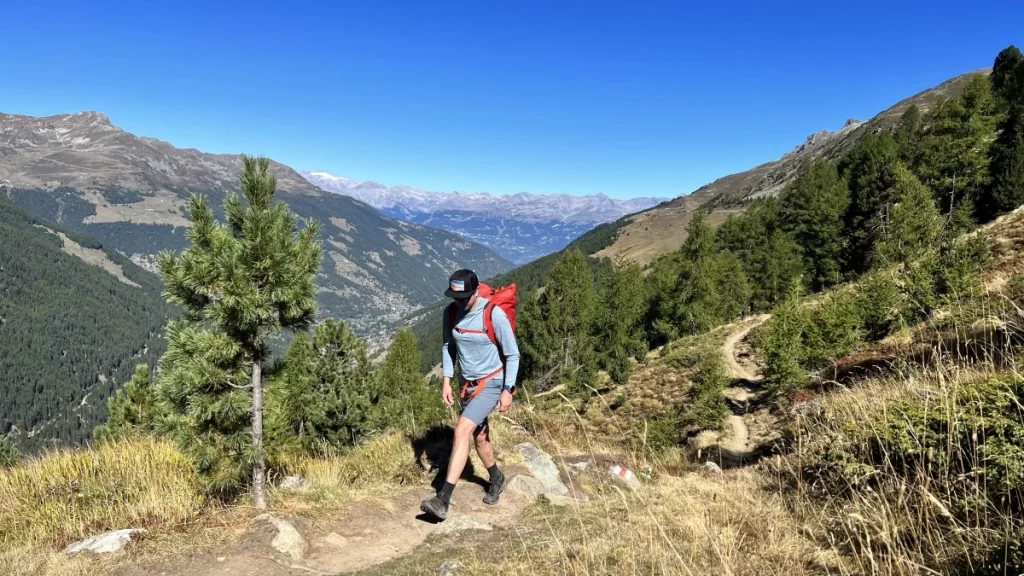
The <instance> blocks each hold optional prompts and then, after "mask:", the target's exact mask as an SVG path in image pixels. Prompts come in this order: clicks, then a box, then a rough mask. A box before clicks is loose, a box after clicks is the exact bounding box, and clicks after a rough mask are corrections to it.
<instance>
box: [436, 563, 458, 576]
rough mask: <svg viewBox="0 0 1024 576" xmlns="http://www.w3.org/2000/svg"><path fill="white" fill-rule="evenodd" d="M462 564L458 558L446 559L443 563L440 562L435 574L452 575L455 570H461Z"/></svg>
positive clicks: (438, 575) (439, 575)
mask: <svg viewBox="0 0 1024 576" xmlns="http://www.w3.org/2000/svg"><path fill="white" fill-rule="evenodd" d="M462 568H463V564H462V562H459V561H458V560H448V561H447V562H445V563H444V564H441V565H440V566H438V568H437V576H454V574H455V573H456V572H458V571H459V570H462Z"/></svg>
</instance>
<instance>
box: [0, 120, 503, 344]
mask: <svg viewBox="0 0 1024 576" xmlns="http://www.w3.org/2000/svg"><path fill="white" fill-rule="evenodd" d="M272 169H273V172H274V174H275V175H276V176H277V179H278V190H279V197H280V198H281V199H282V200H284V201H285V202H287V203H288V204H290V205H291V206H292V208H293V210H295V211H296V212H297V213H298V214H299V215H300V216H302V217H306V218H315V219H317V220H320V221H321V222H322V223H323V230H324V233H323V238H322V239H323V241H324V249H325V257H324V267H323V272H322V276H321V278H320V280H319V283H320V286H321V290H322V291H321V295H320V303H321V306H322V312H323V313H324V314H327V315H331V316H335V317H340V318H345V319H347V320H350V321H352V322H353V324H354V326H355V327H356V328H357V329H358V330H360V332H362V333H363V334H371V333H373V332H375V331H376V330H377V329H379V328H380V327H381V326H382V325H383V324H384V323H386V322H387V321H389V320H394V319H397V318H398V317H400V316H402V315H404V314H406V313H408V312H409V311H410V310H413V309H415V308H416V307H417V306H419V305H422V304H425V303H427V302H430V301H431V300H432V299H433V298H434V297H436V295H437V294H438V292H439V291H440V290H441V287H443V286H444V285H445V282H446V280H447V276H448V274H449V273H450V272H451V271H452V270H453V269H455V268H458V267H462V266H467V267H472V268H475V269H478V270H480V271H481V272H482V273H484V274H495V273H499V272H502V271H504V270H507V269H508V268H510V266H511V265H510V263H509V262H508V261H507V260H505V259H503V258H501V257H500V256H498V255H497V254H495V253H494V252H492V251H491V250H489V249H487V248H485V247H483V246H480V245H477V244H474V243H472V242H468V241H466V240H464V239H462V238H460V237H458V236H456V235H454V234H451V233H449V232H445V231H443V230H434V229H430V228H428V227H425V226H421V225H416V224H410V223H405V222H399V221H396V220H394V219H391V218H387V217H385V216H383V215H381V214H380V213H379V212H377V211H376V210H375V209H374V208H372V207H371V206H369V205H368V204H365V203H362V202H359V201H356V200H354V199H352V198H348V197H345V196H339V195H337V194H329V193H326V192H323V191H322V190H320V189H319V188H317V187H316V186H313V185H312V184H310V183H309V182H307V181H306V180H305V179H304V178H302V177H301V176H300V175H299V174H298V172H295V171H294V170H292V169H291V168H289V167H287V166H285V165H283V164H279V163H273V164H272ZM240 171H241V156H238V155H227V154H206V153H203V152H200V151H198V150H193V149H179V148H175V147H174V146H172V145H170V144H168V143H166V142H161V141H159V140H155V139H152V138H140V137H137V136H135V135H133V134H130V133H128V132H126V131H124V130H122V129H120V128H117V127H116V126H114V125H113V124H111V123H110V120H109V119H108V118H107V117H106V116H103V115H102V114H98V113H95V112H82V113H78V114H74V115H67V114H65V115H59V116H50V117H45V118H35V117H30V116H15V115H8V114H0V185H3V186H4V187H5V188H4V190H3V192H4V193H5V194H6V195H7V196H8V197H10V198H11V199H13V200H14V201H15V202H16V203H18V204H20V205H21V206H23V207H25V208H27V209H29V210H30V211H32V212H33V213H35V214H36V215H38V216H40V217H42V218H45V219H48V220H51V221H53V222H55V223H57V224H58V225H60V226H62V227H64V228H67V229H71V230H76V231H80V232H84V233H86V234H88V235H90V236H93V237H94V238H97V239H98V240H100V241H102V242H104V243H105V244H106V245H108V246H110V247H112V248H114V249H116V250H118V251H120V252H122V253H124V254H125V255H127V256H129V257H130V258H131V259H132V260H134V261H136V262H138V263H140V264H142V265H144V266H147V267H150V268H151V266H152V264H153V261H154V259H153V257H154V255H155V254H156V253H157V252H159V251H160V250H163V249H171V250H178V249H181V248H183V247H184V246H185V245H186V239H185V232H186V230H187V228H188V226H189V221H188V215H187V203H188V197H189V195H190V194H193V193H200V194H205V195H207V196H209V197H210V199H211V201H212V204H213V205H214V206H215V208H216V209H217V210H218V211H219V210H220V205H221V203H222V201H223V199H224V198H225V197H226V196H227V194H229V193H230V192H233V191H237V190H238V183H237V178H238V174H239V172H240Z"/></svg>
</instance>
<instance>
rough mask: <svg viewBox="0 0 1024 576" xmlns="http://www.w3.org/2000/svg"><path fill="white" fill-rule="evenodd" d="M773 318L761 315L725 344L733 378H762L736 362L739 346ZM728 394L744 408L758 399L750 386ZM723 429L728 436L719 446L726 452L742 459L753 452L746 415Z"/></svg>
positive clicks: (727, 422) (724, 353)
mask: <svg viewBox="0 0 1024 576" xmlns="http://www.w3.org/2000/svg"><path fill="white" fill-rule="evenodd" d="M770 317H771V316H770V315H769V314H761V315H760V316H755V317H753V318H750V319H748V320H746V321H744V322H743V324H741V325H740V328H739V330H736V331H735V332H733V333H732V334H730V335H729V337H728V338H726V339H725V342H724V343H723V344H722V358H723V359H724V360H725V365H726V366H727V369H726V371H727V372H728V374H729V377H730V378H732V379H734V380H746V381H754V380H757V379H758V378H760V375H759V374H754V373H753V372H751V371H750V370H748V369H747V368H745V367H744V366H743V365H742V364H740V363H739V361H738V360H737V359H736V345H737V344H739V343H740V342H741V341H743V339H744V338H746V336H747V334H749V333H750V331H751V330H753V329H754V328H756V327H758V326H760V325H761V324H764V323H765V321H767V320H768V318H770ZM724 394H725V396H726V398H728V399H730V400H732V401H733V403H734V404H739V405H741V406H745V405H746V404H747V403H748V402H749V401H750V400H751V399H752V398H753V396H754V394H753V393H752V392H751V390H750V389H749V388H747V387H746V386H731V387H729V388H726V389H725V391H724ZM722 427H723V429H724V437H723V438H721V439H720V440H719V446H720V447H721V448H722V449H723V450H724V451H726V452H727V453H730V454H732V455H734V456H735V457H739V458H742V457H743V455H745V454H749V453H750V430H749V428H748V427H747V423H746V422H745V421H744V420H743V416H740V415H737V414H730V415H728V416H726V418H725V422H724V423H723V426H722Z"/></svg>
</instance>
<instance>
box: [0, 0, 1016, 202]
mask: <svg viewBox="0 0 1024 576" xmlns="http://www.w3.org/2000/svg"><path fill="white" fill-rule="evenodd" d="M28 4H30V3H28V2H9V3H6V6H5V7H4V10H3V13H2V16H0V38H2V39H3V46H4V47H3V52H4V54H3V56H2V57H0V111H3V112H7V113H21V114H32V115H46V114H56V113H63V112H74V111H78V110H99V111H102V112H104V113H105V114H107V115H108V116H110V118H111V120H112V121H113V122H114V123H115V124H117V125H118V126H121V127H123V128H125V129H127V130H129V131H131V132H134V133H136V134H139V135H144V136H152V137H156V138H160V139H162V140H166V141H169V142H171V143H173V144H175V145H176V146H183V147H194V148H199V149H201V150H204V151H208V152H233V153H237V152H246V153H253V154H266V155H269V156H272V157H273V158H275V159H277V160H280V161H282V162H285V163H287V164H289V165H291V166H293V167H294V168H297V169H300V170H310V169H323V170H328V171H330V172H333V173H336V174H341V175H345V176H349V177H352V178H358V179H365V180H375V181H378V182H382V183H384V184H388V185H395V184H408V185H413V186H417V187H421V188H426V189H431V190H444V191H447V190H464V191H490V192H498V193H514V192H521V191H529V192H534V193H559V192H565V193H571V194H585V193H596V192H604V193H606V194H608V195H610V196H614V197H630V196H641V195H659V196H675V195H679V194H685V193H689V192H691V191H693V190H694V189H695V188H697V187H699V186H701V185H703V184H705V183H707V182H710V181H712V180H714V179H715V178H718V177H720V176H724V175H726V174H729V173H731V172H736V171H739V170H744V169H747V168H749V167H751V166H753V165H755V164H759V163H761V162H765V161H768V160H772V159H774V158H777V157H778V156H780V155H781V154H783V153H784V152H786V151H788V150H789V149H791V148H793V147H794V146H796V145H797V144H799V143H800V142H802V141H803V139H804V138H805V137H806V136H807V135H808V134H810V133H812V132H815V131H817V130H821V129H826V128H827V129H833V130H834V129H837V128H839V127H840V126H842V124H843V122H844V121H845V120H846V119H847V118H849V117H856V118H859V119H866V118H868V117H870V116H872V115H873V114H875V113H876V112H878V111H880V110H882V109H884V108H886V107H888V106H889V105H891V104H893V103H894V102H896V101H898V100H900V99H902V98H903V97H906V96H909V95H911V94H913V93H915V92H917V91H920V90H922V89H925V88H928V87H930V86H932V85H935V84H937V83H939V82H941V81H943V80H945V79H947V78H949V77H950V76H953V75H956V74H959V73H962V72H967V71H970V70H974V69H977V68H981V67H986V66H990V65H991V63H992V60H993V58H994V57H995V55H996V53H997V52H998V51H999V50H1000V49H1002V48H1004V47H1005V46H1007V45H1009V44H1011V43H1016V44H1018V45H1022V44H1024V25H1022V22H1024V2H1020V1H1016V0H1013V1H1011V0H1003V1H988V2H985V1H975V2H971V3H965V2H951V1H945V0H921V1H919V2H913V3H911V2H901V1H898V0H897V1H888V2H876V1H874V0H872V1H858V2H832V1H813V2H811V1H804V2H767V1H765V2H752V1H751V2H731V1H710V0H709V1H704V2H684V1H682V0H680V1H675V2H653V1H644V0H632V1H623V2H604V1H600V0H575V1H569V0H563V1H560V2H559V1H545V2H534V1H527V0H522V1H510V0H505V1H498V0H477V1H472V2H459V1H455V0H443V1H442V0H435V1H427V0H417V1H408V2H391V1H386V0H367V1H363V2H320V3H310V2H302V1H298V0H294V1H287V2H281V1H277V2H261V1H255V0H250V1H247V2H244V3H242V2H239V3H236V4H232V3H229V2H218V1H210V0H207V1H206V2H191V1H177V2H161V3H158V2H102V1H100V2H88V3H86V2H77V1H76V2H71V1H68V2H45V1H40V2H37V3H32V4H35V5H34V6H29V5H28Z"/></svg>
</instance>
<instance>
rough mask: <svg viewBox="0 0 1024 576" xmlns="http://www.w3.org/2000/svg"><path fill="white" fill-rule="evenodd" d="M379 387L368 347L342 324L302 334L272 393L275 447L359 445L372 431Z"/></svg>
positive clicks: (269, 400) (287, 356)
mask: <svg viewBox="0 0 1024 576" xmlns="http://www.w3.org/2000/svg"><path fill="white" fill-rule="evenodd" d="M374 391H375V384H374V382H373V380H372V378H371V369H370V361H369V358H368V357H367V353H366V344H365V343H364V342H362V341H361V340H359V338H357V337H356V335H355V334H354V333H353V332H352V331H351V330H349V328H348V326H347V325H346V324H345V323H344V322H342V321H339V320H334V319H328V320H325V321H324V322H323V323H321V324H319V325H318V326H317V327H316V330H315V332H314V336H313V338H309V337H308V336H306V335H305V334H297V335H296V336H295V337H294V338H293V339H292V342H291V344H290V345H289V346H288V350H287V352H286V353H285V357H284V368H283V370H282V371H281V373H280V375H278V376H277V377H276V378H274V379H273V380H272V382H271V384H270V386H269V387H268V390H267V395H268V398H267V412H268V420H269V421H270V422H271V426H270V427H269V429H270V430H271V431H268V436H269V437H271V438H272V444H275V445H278V446H283V445H288V444H294V445H296V446H297V447H298V448H299V449H301V450H303V451H305V452H312V451H314V450H315V449H316V448H317V447H318V446H320V445H322V444H327V445H329V446H332V447H342V446H348V445H351V444H353V443H354V442H355V441H356V440H358V439H359V438H360V437H362V436H363V435H365V434H366V433H368V432H369V431H370V430H371V426H372V422H371V409H372V407H373V406H372V401H373V395H374Z"/></svg>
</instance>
